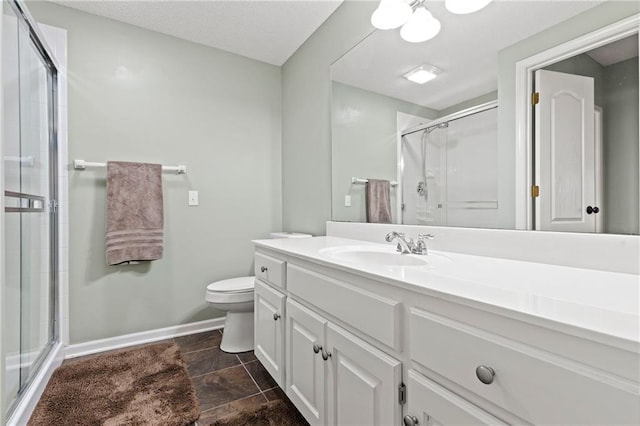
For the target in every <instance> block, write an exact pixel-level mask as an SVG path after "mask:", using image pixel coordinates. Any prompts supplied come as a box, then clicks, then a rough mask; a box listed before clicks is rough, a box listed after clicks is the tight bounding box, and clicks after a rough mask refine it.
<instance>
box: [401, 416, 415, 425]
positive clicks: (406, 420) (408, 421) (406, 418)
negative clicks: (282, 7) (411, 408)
mask: <svg viewBox="0 0 640 426" xmlns="http://www.w3.org/2000/svg"><path fill="white" fill-rule="evenodd" d="M403 420H404V426H416V425H417V424H418V418H417V417H416V416H410V415H409V414H407V415H406V416H404V419H403Z"/></svg>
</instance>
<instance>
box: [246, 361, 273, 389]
mask: <svg viewBox="0 0 640 426" xmlns="http://www.w3.org/2000/svg"><path fill="white" fill-rule="evenodd" d="M244 366H245V368H246V369H247V370H248V371H249V374H251V377H253V380H255V381H256V383H257V384H258V386H260V390H266V389H271V388H272V387H274V386H277V383H276V381H275V380H273V377H271V374H269V372H267V370H265V368H264V367H263V366H262V364H261V363H260V361H253V362H249V363H247V364H244Z"/></svg>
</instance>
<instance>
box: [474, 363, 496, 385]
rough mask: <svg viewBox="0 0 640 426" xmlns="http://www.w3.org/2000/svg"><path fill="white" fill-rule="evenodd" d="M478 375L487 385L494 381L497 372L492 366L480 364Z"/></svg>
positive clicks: (477, 370) (477, 369)
mask: <svg viewBox="0 0 640 426" xmlns="http://www.w3.org/2000/svg"><path fill="white" fill-rule="evenodd" d="M476 376H477V377H478V380H480V381H481V382H482V383H484V384H485V385H490V384H491V383H493V378H494V377H495V376H496V372H495V370H494V369H493V368H491V367H487V366H486V365H479V366H478V368H476Z"/></svg>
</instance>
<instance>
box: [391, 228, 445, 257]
mask: <svg viewBox="0 0 640 426" xmlns="http://www.w3.org/2000/svg"><path fill="white" fill-rule="evenodd" d="M433 238H434V236H433V235H431V234H418V241H417V242H416V243H414V242H413V238H409V241H407V240H406V239H405V237H404V232H395V231H391V232H389V233H388V234H387V235H386V236H385V237H384V239H385V240H386V241H387V242H388V243H390V242H392V241H393V240H398V248H397V251H398V252H400V253H402V254H423V255H426V254H427V240H432V239H433Z"/></svg>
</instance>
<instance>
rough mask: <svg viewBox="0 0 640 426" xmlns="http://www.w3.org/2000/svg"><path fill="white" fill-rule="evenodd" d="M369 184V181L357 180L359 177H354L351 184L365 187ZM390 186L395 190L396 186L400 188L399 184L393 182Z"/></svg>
mask: <svg viewBox="0 0 640 426" xmlns="http://www.w3.org/2000/svg"><path fill="white" fill-rule="evenodd" d="M367 182H369V180H368V179H360V178H357V177H352V178H351V183H353V184H357V185H364V184H365V183H367ZM389 185H391V186H392V187H394V188H395V187H396V186H398V182H396V181H391V182H389Z"/></svg>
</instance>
